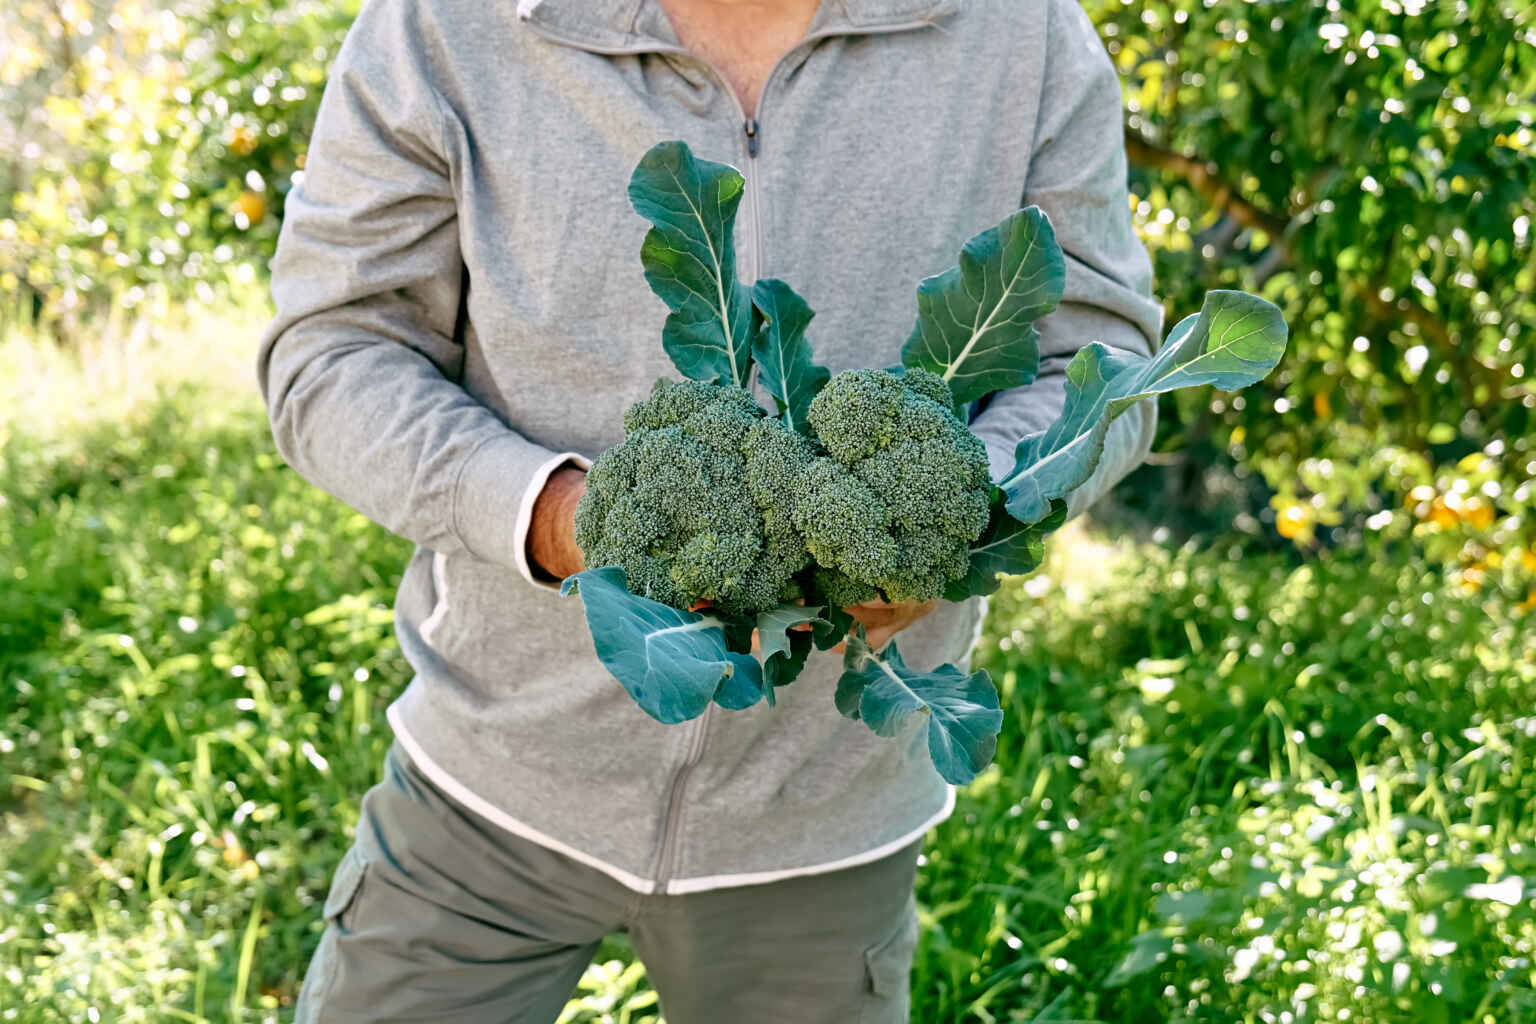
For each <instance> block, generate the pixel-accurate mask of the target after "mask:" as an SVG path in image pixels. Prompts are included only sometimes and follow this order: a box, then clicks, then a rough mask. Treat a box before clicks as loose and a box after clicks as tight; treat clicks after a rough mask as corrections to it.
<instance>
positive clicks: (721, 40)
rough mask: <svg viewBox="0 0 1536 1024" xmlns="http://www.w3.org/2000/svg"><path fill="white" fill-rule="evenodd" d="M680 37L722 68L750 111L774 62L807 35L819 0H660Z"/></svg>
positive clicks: (754, 109)
mask: <svg viewBox="0 0 1536 1024" xmlns="http://www.w3.org/2000/svg"><path fill="white" fill-rule="evenodd" d="M658 2H659V3H660V4H661V9H662V10H663V11H665V12H666V15H667V19H668V20H669V21H670V22H671V23H672V29H673V31H675V32H676V33H677V39H678V42H680V43H682V44H683V47H684V48H685V49H687V50H688V52H690V53H692V54H693V55H694V56H696V57H700V58H702V59H703V60H706V61H708V62H709V63H711V64H713V65H714V66H715V67H717V68H719V69H720V70H721V72H722V73H724V75H725V78H726V81H728V82H729V83H730V85H731V88H732V89H733V90H734V91H735V93H736V97H737V98H738V99H739V100H741V109H742V110H744V111H746V113H747V116H748V117H753V116H755V115H756V112H757V98H758V96H759V94H760V93H761V92H762V89H763V82H764V81H765V80H766V79H767V77H768V72H769V71H771V70H773V65H774V64H775V63H777V61H778V59H779V58H780V57H782V56H783V55H784V54H785V53H786V52H788V51H789V50H790V49H791V48H793V47H794V45H795V44H796V43H798V42H799V41H800V40H801V39H803V38H805V30H806V29H807V28H808V27H809V26H810V24H811V18H812V17H813V16H814V15H815V14H816V6H817V2H818V0H658Z"/></svg>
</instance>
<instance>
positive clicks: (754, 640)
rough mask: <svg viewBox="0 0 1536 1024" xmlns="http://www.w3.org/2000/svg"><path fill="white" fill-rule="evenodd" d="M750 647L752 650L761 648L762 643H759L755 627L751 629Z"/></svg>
mask: <svg viewBox="0 0 1536 1024" xmlns="http://www.w3.org/2000/svg"><path fill="white" fill-rule="evenodd" d="M752 649H753V650H754V651H760V650H762V644H761V643H760V638H759V637H758V635H757V630H755V629H754V630H753V631H752Z"/></svg>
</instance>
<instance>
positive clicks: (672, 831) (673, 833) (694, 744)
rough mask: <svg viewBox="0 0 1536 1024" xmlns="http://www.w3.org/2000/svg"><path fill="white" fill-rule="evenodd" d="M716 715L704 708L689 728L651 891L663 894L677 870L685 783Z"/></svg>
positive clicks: (712, 708)
mask: <svg viewBox="0 0 1536 1024" xmlns="http://www.w3.org/2000/svg"><path fill="white" fill-rule="evenodd" d="M714 712H715V705H714V702H713V701H711V702H710V703H709V704H707V705H705V707H704V713H703V714H702V715H700V716H699V717H698V718H696V719H694V721H693V724H692V728H693V736H692V738H691V740H690V742H689V744H688V756H687V757H686V758H684V760H683V764H682V767H680V768H679V769H678V770H677V774H676V775H674V776H673V777H672V789H671V792H670V793H668V794H667V820H666V822H665V824H664V825H663V826H662V832H661V852H660V853H659V854H658V860H659V863H660V867H659V868H658V869H657V871H656V888H655V890H654V891H656V892H659V893H664V892H666V891H667V883H668V882H669V881H671V879H672V872H673V871H674V870H675V869H676V867H677V865H676V863H675V862H676V860H677V835H678V832H679V828H678V826H679V824H680V823H681V821H682V817H683V786H684V784H685V783H687V781H688V776H689V775H691V774H692V773H693V766H694V765H696V764H698V763H699V758H700V757H701V756H702V755H703V753H704V737H705V734H706V732H707V730H708V729H709V719H710V716H711V715H713V714H714Z"/></svg>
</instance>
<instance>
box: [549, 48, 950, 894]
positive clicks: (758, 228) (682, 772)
mask: <svg viewBox="0 0 1536 1024" xmlns="http://www.w3.org/2000/svg"><path fill="white" fill-rule="evenodd" d="M524 24H526V25H527V26H528V27H529V28H530V29H532V30H533V32H534V33H535V34H537V35H539V36H542V37H543V38H545V39H548V40H549V41H550V42H553V43H559V44H561V45H563V46H570V47H573V48H575V49H578V50H586V51H588V52H589V53H603V54H610V55H613V56H621V55H626V54H636V53H674V54H679V55H681V56H684V57H687V58H688V59H690V60H694V61H697V62H698V63H699V64H701V65H703V66H704V68H706V69H707V70H708V71H709V72H710V74H712V75H714V76H715V80H716V81H717V82H719V83H720V86H721V88H722V89H723V90H724V92H725V94H726V95H727V96H729V97H730V99H731V102H732V103H733V104H735V106H736V114H737V116H738V117H739V118H740V122H739V123H740V124H741V127H742V134H743V135H744V136H745V140H746V150H747V162H748V163H749V164H752V163H755V162H756V160H757V153H758V149H759V148H760V146H761V144H762V134H763V133H762V127H761V125H759V123H758V119H757V118H756V117H748V116H747V111H746V109H745V108H744V107H742V105H741V99H740V98H739V97H738V96H737V95H736V90H735V89H733V88H731V83H730V82H729V81H728V80H727V79H726V77H725V75H724V74H723V73H722V72H721V71H720V69H719V68H717V67H715V65H713V64H711V63H710V62H709V61H707V60H705V59H703V58H702V57H699V56H698V55H696V54H694V53H693V52H691V51H690V50H688V49H686V48H685V47H681V46H664V45H663V46H651V45H642V46H592V45H590V44H587V43H581V42H577V41H575V40H572V39H566V38H564V37H562V36H558V35H556V34H555V33H553V32H549V31H548V30H546V29H545V28H543V26H540V25H537V24H535V23H534V22H533V21H532V20H531V19H524ZM930 24H932V23H931V22H928V21H910V22H903V23H900V24H896V25H881V26H876V27H873V28H864V29H853V30H850V29H841V28H839V29H825V30H823V31H820V32H817V33H814V34H813V35H808V36H806V37H805V38H804V39H802V40H800V42H799V43H797V44H795V45H794V46H792V47H791V48H790V49H789V51H788V52H786V53H785V54H784V55H783V56H781V57H780V58H779V59H778V60H777V61H776V62H774V65H773V67H772V68H771V69H769V71H768V77H766V78H764V79H763V88H762V91H761V92H760V93H759V94H758V102H757V109H758V113H762V108H763V97H764V96H766V95H767V94H768V87H769V86H770V85H771V84H772V83H773V79H774V77H775V76H776V75H777V74H778V73H779V68H780V67H781V66H783V64H784V61H785V60H786V59H787V58H789V57H790V56H791V55H792V54H794V53H795V52H796V51H797V50H799V49H800V47H802V46H805V45H807V44H809V43H813V42H815V41H816V40H818V39H825V38H828V37H830V36H839V35H873V34H876V33H885V32H903V31H907V30H910V29H916V28H923V27H925V26H928V25H930ZM745 177H746V180H747V189H748V191H750V192H751V193H752V197H751V198H752V261H753V266H752V274H751V278H752V279H753V280H754V281H755V280H756V279H757V277H758V275H759V274H761V273H762V268H763V232H762V216H761V213H760V211H761V208H762V193H761V192H760V190H759V188H758V183H757V178H758V176H757V174H756V173H752V174H747V175H745ZM756 372H757V368H756V367H755V366H754V367H753V376H754V377H755V376H756ZM751 386H752V382H751V381H750V380H749V381H747V387H748V388H751ZM714 710H715V705H714V702H710V703H709V704H708V705H707V706H706V707H705V708H704V713H703V714H702V715H700V716H699V717H698V718H696V719H694V720H693V722H692V723H690V728H692V730H693V735H692V736H691V737H690V740H689V744H688V754H687V756H686V757H685V758H684V759H683V763H682V765H681V766H679V767H678V769H677V773H676V774H675V775H674V776H673V777H672V785H671V787H670V788H669V789H668V792H667V811H666V821H665V823H664V825H663V827H662V834H661V849H660V851H659V852H658V854H657V860H658V867H657V870H656V883H655V886H656V887H655V889H653V890H652V891H653V892H656V893H665V892H666V891H667V884H668V883H669V882H670V881H671V880H672V873H673V871H675V870H676V868H677V864H676V861H677V849H678V832H679V825H680V823H681V821H682V813H683V787H684V786H685V785H686V784H687V782H688V776H689V775H691V774H692V773H693V768H694V766H695V765H696V764H698V763H699V759H700V758H701V757H702V756H703V754H704V741H705V738H706V736H707V734H708V730H709V720H710V717H711V716H712V715H713V714H714Z"/></svg>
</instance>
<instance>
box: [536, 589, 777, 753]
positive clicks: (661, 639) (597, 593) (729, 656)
mask: <svg viewBox="0 0 1536 1024" xmlns="http://www.w3.org/2000/svg"><path fill="white" fill-rule="evenodd" d="M572 591H575V592H576V593H578V594H579V595H580V597H581V602H582V606H583V607H584V609H585V611H586V616H587V628H588V629H590V630H591V631H592V641H593V645H594V646H595V647H596V648H597V656H598V658H599V659H600V660H601V661H602V663H603V665H604V667H606V668H607V669H608V671H609V672H611V673H613V676H614V678H615V679H617V680H618V681H619V682H620V683H622V684H623V686H624V689H625V690H627V691H628V692H629V695H630V696H631V697H633V698H634V700H635V703H636V704H639V705H640V707H641V709H642V710H644V711H645V713H646V714H648V715H650V716H651V717H652V718H654V719H656V720H657V721H658V722H665V723H667V724H668V725H673V724H676V723H678V722H686V721H688V720H689V719H690V718H697V717H698V716H699V715H701V714H703V713H704V709H705V708H706V707H707V706H708V705H709V702H710V701H711V700H713V699H715V694H716V692H717V691H718V690H719V689H720V688H721V684H722V683H725V682H727V681H729V680H733V679H734V681H735V682H734V685H733V687H732V690H733V692H735V691H737V690H740V689H742V688H744V687H747V686H751V687H755V688H756V689H757V690H758V691H759V692H761V689H762V673H761V668H760V667H759V666H758V664H757V661H756V659H754V658H753V657H752V656H751V655H746V654H736V653H734V652H732V651H730V650H727V649H726V643H725V631H724V629H723V628H722V627H721V623H720V621H719V620H718V619H716V618H714V617H712V616H707V615H699V614H697V613H695V612H687V611H682V610H681V609H678V608H673V607H671V606H670V605H665V604H662V603H661V602H659V601H652V600H650V599H648V598H644V597H640V596H638V595H636V594H632V593H630V591H629V588H628V587H627V586H626V585H625V581H624V570H623V569H620V568H618V567H617V566H605V567H603V568H600V569H588V570H586V571H585V572H579V573H576V574H575V575H573V576H567V577H566V578H565V580H564V581H563V582H562V583H561V584H560V594H561V596H568V595H569V594H570V593H571V592H572Z"/></svg>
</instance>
